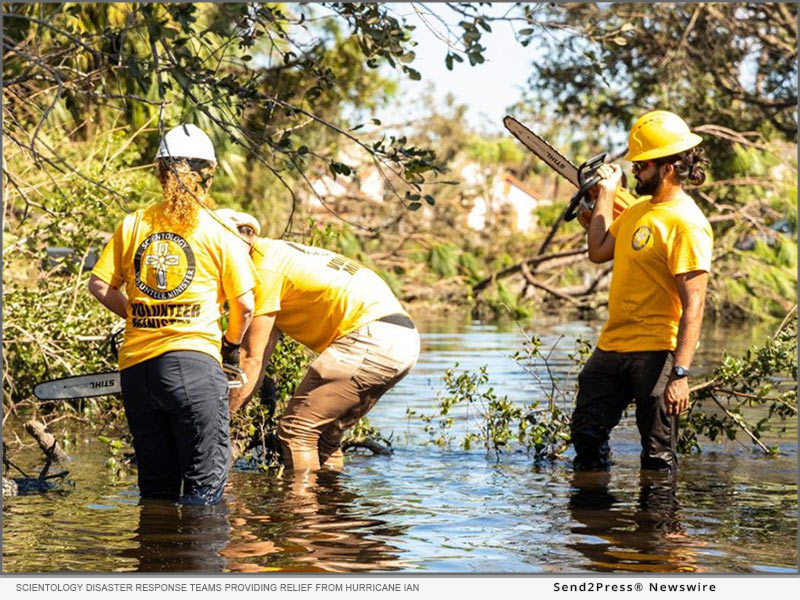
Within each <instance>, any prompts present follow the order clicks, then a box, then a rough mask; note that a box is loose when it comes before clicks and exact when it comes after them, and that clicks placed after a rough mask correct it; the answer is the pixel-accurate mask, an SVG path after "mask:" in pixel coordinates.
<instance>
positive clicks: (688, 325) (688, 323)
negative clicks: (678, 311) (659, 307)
mask: <svg viewBox="0 0 800 600" xmlns="http://www.w3.org/2000/svg"><path fill="white" fill-rule="evenodd" d="M704 300H705V299H704V298H700V299H699V301H697V302H695V303H691V304H690V305H689V306H688V307H687V309H686V310H684V311H683V315H682V316H681V320H680V323H679V324H678V343H677V345H676V347H675V364H676V365H680V366H682V367H686V368H687V369H688V368H689V366H690V365H691V364H692V360H693V359H694V353H695V350H696V349H697V341H698V340H699V339H700V329H701V327H702V325H703V306H704V304H705V302H704Z"/></svg>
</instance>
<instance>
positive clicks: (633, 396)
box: [571, 348, 678, 470]
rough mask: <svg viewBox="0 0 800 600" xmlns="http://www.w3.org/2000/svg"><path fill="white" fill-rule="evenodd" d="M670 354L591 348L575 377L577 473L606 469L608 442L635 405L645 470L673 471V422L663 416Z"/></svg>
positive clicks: (672, 419)
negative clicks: (629, 408)
mask: <svg viewBox="0 0 800 600" xmlns="http://www.w3.org/2000/svg"><path fill="white" fill-rule="evenodd" d="M671 369H672V354H671V353H670V352H668V351H666V350H663V351H652V352H606V351H604V350H600V349H599V348H596V349H595V351H594V352H593V353H592V356H591V357H589V360H588V361H587V362H586V365H584V367H583V370H582V371H581V374H580V375H579V376H578V400H577V402H576V405H575V410H574V412H573V413H572V425H571V429H572V443H573V445H574V447H575V459H574V463H573V464H574V466H575V469H577V470H594V469H608V468H609V467H610V466H611V451H610V449H609V446H608V439H609V436H610V434H611V430H612V429H613V428H614V427H615V426H616V425H617V423H619V421H620V419H621V418H622V413H623V412H624V410H625V409H626V408H627V406H628V404H630V402H631V400H634V401H635V402H636V426H637V427H638V429H639V435H640V436H641V442H642V453H641V465H642V468H644V469H669V468H674V467H677V465H678V461H677V456H676V453H675V444H676V436H677V429H678V428H677V418H676V416H675V415H668V414H667V411H666V406H665V404H664V390H665V388H666V385H667V382H668V381H669V375H670V371H671Z"/></svg>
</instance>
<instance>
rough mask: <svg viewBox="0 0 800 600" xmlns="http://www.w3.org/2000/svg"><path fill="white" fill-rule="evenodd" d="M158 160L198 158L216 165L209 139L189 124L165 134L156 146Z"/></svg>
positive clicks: (197, 128) (212, 145) (212, 146)
mask: <svg viewBox="0 0 800 600" xmlns="http://www.w3.org/2000/svg"><path fill="white" fill-rule="evenodd" d="M159 158H199V159H202V160H207V161H209V162H210V163H212V164H213V165H215V166H216V164H217V157H216V155H215V154H214V144H212V143H211V138H210V137H208V136H207V135H206V134H205V133H204V132H203V131H202V130H201V129H200V128H199V127H197V126H196V125H192V124H191V123H184V124H182V125H178V126H177V127H174V128H173V129H170V130H169V131H168V132H167V134H166V135H165V136H164V137H163V138H162V139H161V143H160V144H159V145H158V152H156V160H158V159H159Z"/></svg>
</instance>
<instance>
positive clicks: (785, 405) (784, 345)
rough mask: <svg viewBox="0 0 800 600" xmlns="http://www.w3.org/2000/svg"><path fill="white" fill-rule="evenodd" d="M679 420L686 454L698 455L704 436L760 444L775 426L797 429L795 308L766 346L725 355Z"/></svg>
mask: <svg viewBox="0 0 800 600" xmlns="http://www.w3.org/2000/svg"><path fill="white" fill-rule="evenodd" d="M765 409H766V410H765ZM681 421H682V427H681V435H680V439H679V447H680V449H681V451H683V452H700V451H701V450H702V447H701V444H700V442H699V436H701V435H702V436H705V437H707V438H708V439H710V440H711V441H715V440H717V439H719V438H727V439H729V440H735V439H737V437H739V436H741V435H742V434H746V435H748V436H750V438H751V440H752V441H753V442H754V443H757V444H759V442H757V441H756V440H760V438H761V437H762V436H763V435H764V433H766V432H776V430H775V427H776V426H777V432H778V433H781V432H785V431H786V428H787V424H793V425H794V427H796V426H797V306H796V305H795V307H794V308H793V309H792V311H791V312H790V313H789V315H787V316H786V318H785V319H784V322H783V323H782V324H781V327H779V328H778V331H777V332H776V333H775V335H773V336H772V337H771V338H770V339H768V340H767V341H766V342H765V343H764V344H763V345H762V346H757V347H753V348H751V349H749V350H747V352H745V354H744V356H742V357H741V358H734V357H732V356H729V355H728V354H727V353H726V354H724V355H723V359H722V364H721V365H720V366H719V367H717V368H716V369H715V370H714V374H713V377H712V378H711V379H710V380H709V381H707V382H706V384H705V385H704V386H702V387H701V388H700V389H699V390H698V391H696V392H695V393H694V394H693V395H692V402H691V406H690V408H689V411H688V412H687V413H685V414H684V415H682V416H681ZM776 423H777V425H776ZM753 438H755V439H753ZM761 446H762V447H761V449H762V450H763V451H765V452H766V453H768V454H775V453H777V452H778V449H777V447H775V446H771V447H767V446H764V445H761Z"/></svg>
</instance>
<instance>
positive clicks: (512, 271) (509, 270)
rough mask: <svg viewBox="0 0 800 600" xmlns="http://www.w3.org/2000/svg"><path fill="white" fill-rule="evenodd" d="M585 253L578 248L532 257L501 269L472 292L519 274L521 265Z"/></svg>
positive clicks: (480, 282)
mask: <svg viewBox="0 0 800 600" xmlns="http://www.w3.org/2000/svg"><path fill="white" fill-rule="evenodd" d="M587 252H588V250H587V249H586V248H579V249H578V250H568V251H566V252H554V253H553V254H544V255H542V256H534V257H533V258H528V259H526V260H524V261H522V262H519V263H517V264H515V265H511V266H510V267H506V268H505V269H501V270H500V271H497V272H496V273H492V274H491V275H490V276H489V277H484V278H483V279H481V280H480V281H479V282H478V283H476V284H475V285H473V286H472V291H473V292H476V293H477V292H481V291H483V290H484V289H486V288H487V287H489V286H490V285H491V284H492V283H494V282H495V281H496V280H498V279H502V278H503V277H508V276H509V275H513V274H515V273H519V272H520V271H521V270H522V265H523V264H524V265H526V266H527V267H537V266H539V265H540V264H542V263H545V262H548V261H551V260H553V259H556V258H565V257H568V256H580V255H582V254H586V253H587Z"/></svg>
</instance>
